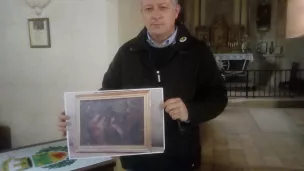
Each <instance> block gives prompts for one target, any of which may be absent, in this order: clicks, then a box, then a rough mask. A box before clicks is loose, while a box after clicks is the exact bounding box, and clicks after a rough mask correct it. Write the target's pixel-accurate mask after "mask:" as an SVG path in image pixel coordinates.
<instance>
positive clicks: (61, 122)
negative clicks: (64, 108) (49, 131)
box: [57, 112, 70, 136]
mask: <svg viewBox="0 0 304 171" xmlns="http://www.w3.org/2000/svg"><path fill="white" fill-rule="evenodd" d="M69 119H70V117H69V116H67V115H65V112H62V113H61V114H60V115H59V117H58V125H57V126H58V130H59V131H60V132H61V133H62V135H63V136H66V126H67V122H66V121H67V120H69Z"/></svg>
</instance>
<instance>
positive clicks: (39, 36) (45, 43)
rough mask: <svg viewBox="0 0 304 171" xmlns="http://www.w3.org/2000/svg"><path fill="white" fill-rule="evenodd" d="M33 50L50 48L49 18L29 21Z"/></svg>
mask: <svg viewBox="0 0 304 171" xmlns="http://www.w3.org/2000/svg"><path fill="white" fill-rule="evenodd" d="M28 28H29V39H30V47H31V48H50V47H51V38H50V23H49V19H48V18H31V19H28Z"/></svg>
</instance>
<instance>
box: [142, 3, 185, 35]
mask: <svg viewBox="0 0 304 171" xmlns="http://www.w3.org/2000/svg"><path fill="white" fill-rule="evenodd" d="M141 12H142V16H143V20H144V23H145V26H146V28H147V29H148V31H149V33H150V34H152V35H161V34H165V33H167V32H170V31H171V30H172V28H173V27H174V25H175V20H176V18H177V17H178V14H179V12H180V6H179V5H177V4H174V3H173V2H172V0H142V9H141Z"/></svg>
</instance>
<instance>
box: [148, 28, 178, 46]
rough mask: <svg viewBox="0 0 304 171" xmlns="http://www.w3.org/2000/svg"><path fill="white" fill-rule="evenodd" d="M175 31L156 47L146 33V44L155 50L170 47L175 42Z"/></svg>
mask: <svg viewBox="0 0 304 171" xmlns="http://www.w3.org/2000/svg"><path fill="white" fill-rule="evenodd" d="M177 29H178V28H176V29H175V31H174V33H173V34H172V35H171V36H170V37H169V38H168V39H167V40H165V41H164V42H163V43H162V44H161V45H157V44H156V43H155V42H154V41H153V40H152V38H151V36H150V35H149V33H148V32H147V38H148V39H147V42H148V43H149V45H150V46H152V47H155V48H164V47H167V46H170V45H172V44H175V42H176V35H177Z"/></svg>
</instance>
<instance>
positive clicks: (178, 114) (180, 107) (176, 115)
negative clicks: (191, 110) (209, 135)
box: [164, 98, 188, 122]
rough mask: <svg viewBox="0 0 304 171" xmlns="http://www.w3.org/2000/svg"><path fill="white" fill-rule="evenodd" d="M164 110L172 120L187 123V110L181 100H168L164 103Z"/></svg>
mask: <svg viewBox="0 0 304 171" xmlns="http://www.w3.org/2000/svg"><path fill="white" fill-rule="evenodd" d="M164 108H165V111H166V112H167V113H169V115H170V116H171V118H172V119H173V120H178V119H179V120H180V121H183V122H186V121H188V110H187V107H186V105H185V103H184V102H183V101H182V99H180V98H174V99H169V100H167V101H166V102H165V103H164Z"/></svg>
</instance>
